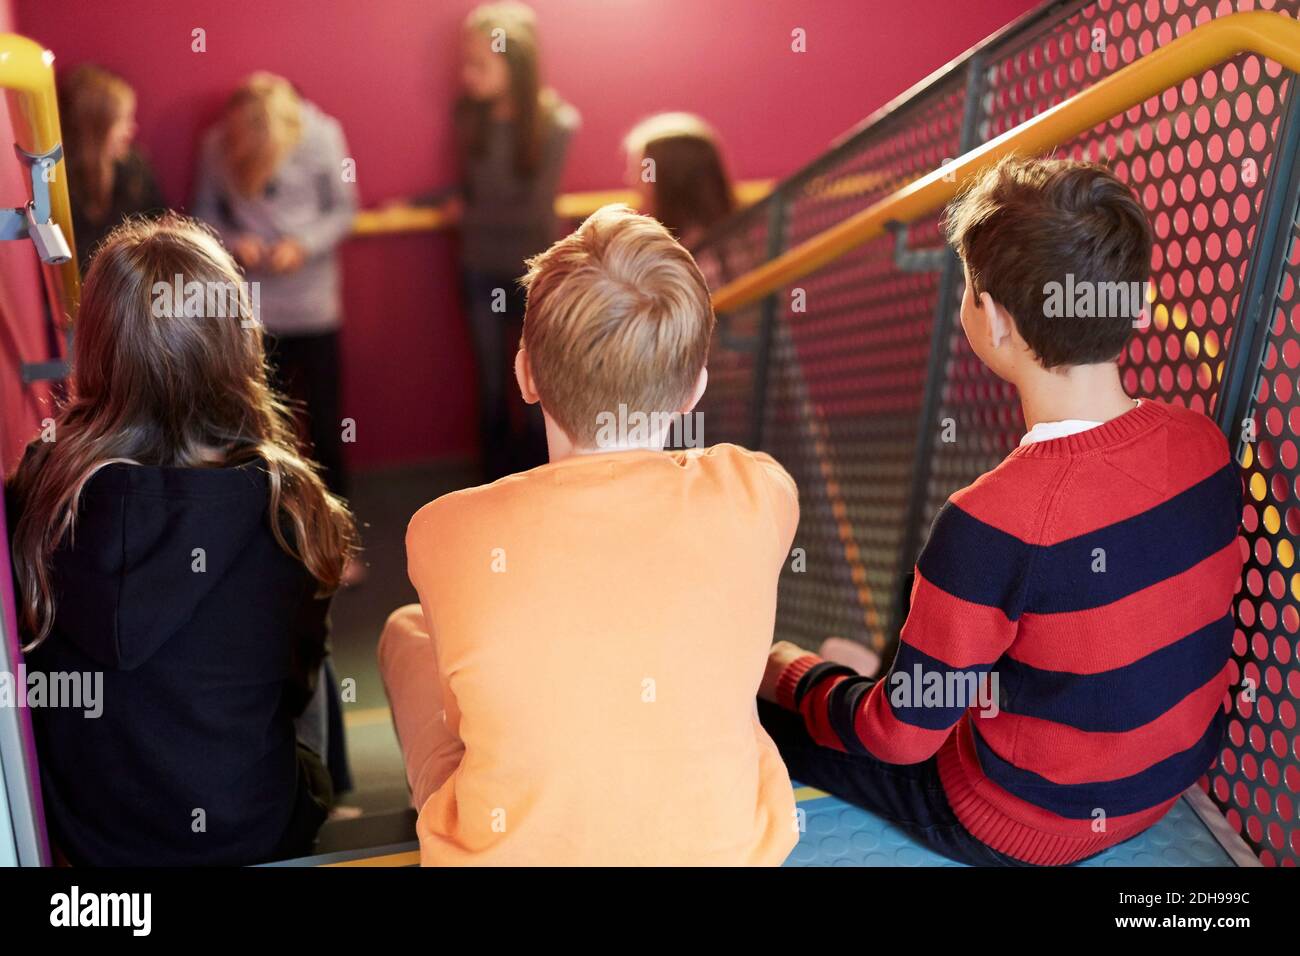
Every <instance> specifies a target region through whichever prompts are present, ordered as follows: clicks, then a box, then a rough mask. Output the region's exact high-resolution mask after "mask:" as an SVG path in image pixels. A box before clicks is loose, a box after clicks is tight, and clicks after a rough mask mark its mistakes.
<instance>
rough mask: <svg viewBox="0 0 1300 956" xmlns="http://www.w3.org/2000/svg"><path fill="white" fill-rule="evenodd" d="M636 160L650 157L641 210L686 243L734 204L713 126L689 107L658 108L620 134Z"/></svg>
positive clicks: (705, 229) (629, 152)
mask: <svg viewBox="0 0 1300 956" xmlns="http://www.w3.org/2000/svg"><path fill="white" fill-rule="evenodd" d="M623 146H624V149H626V150H627V153H628V155H629V156H630V157H631V158H632V159H633V160H634V161H635V162H637V163H640V162H642V161H644V160H647V159H649V160H653V162H654V175H655V178H654V189H653V192H652V195H653V197H654V198H653V202H654V209H650V210H645V211H646V212H649V213H651V214H652V215H653V216H654V217H655V218H656V219H658V220H659V221H660V222H662V223H663V224H664V225H665V226H667V227H668V228H669V230H671V231H672V233H673V235H675V236H676V237H677V238H678V239H679V240H681V241H682V242H683V243H685V244H687V245H691V244H692V243H694V242H695V241H697V240H698V239H699V238H700V236H701V235H702V234H703V233H704V232H706V231H707V230H708V229H709V227H710V226H712V225H713V224H714V223H716V222H718V221H719V220H722V219H725V218H726V217H727V216H729V215H731V214H732V213H733V212H734V211H735V209H736V199H735V195H734V193H733V191H732V185H731V177H730V176H729V175H728V174H727V167H726V164H725V163H724V162H723V159H722V148H721V146H720V145H719V141H718V134H717V133H716V132H715V131H714V129H713V127H712V126H710V125H709V124H708V123H706V122H705V121H704V120H703V119H701V118H700V117H698V116H696V115H694V114H693V113H660V114H658V115H656V116H651V117H649V118H648V119H645V120H642V121H641V122H640V123H638V124H637V125H636V126H635V127H633V128H632V131H631V132H630V133H628V134H627V137H626V138H625V139H624V140H623Z"/></svg>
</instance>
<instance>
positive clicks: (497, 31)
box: [445, 0, 579, 480]
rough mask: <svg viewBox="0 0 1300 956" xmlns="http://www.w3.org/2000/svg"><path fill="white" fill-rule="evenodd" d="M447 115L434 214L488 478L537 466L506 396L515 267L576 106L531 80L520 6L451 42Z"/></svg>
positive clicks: (546, 199)
mask: <svg viewBox="0 0 1300 956" xmlns="http://www.w3.org/2000/svg"><path fill="white" fill-rule="evenodd" d="M461 85H462V88H463V93H462V95H461V97H460V99H459V100H458V101H457V102H456V106H455V111H454V114H453V120H454V128H455V132H456V146H457V156H458V159H459V164H460V183H459V185H458V186H457V188H456V189H455V190H454V195H453V197H452V198H451V199H450V201H449V202H448V203H447V204H446V206H445V210H446V211H447V212H448V213H449V216H450V218H451V219H452V220H453V221H458V222H459V225H460V239H461V253H460V254H461V269H462V279H463V294H464V298H465V301H464V307H465V312H466V315H467V318H468V320H469V327H470V339H471V343H472V345H473V348H474V358H475V364H476V365H477V367H478V380H479V443H480V451H481V453H482V456H483V467H484V472H485V476H486V477H487V479H488V480H492V479H495V478H499V477H501V476H502V475H505V474H509V473H511V472H514V471H522V470H525V469H528V468H531V467H533V466H534V465H540V464H542V463H543V462H544V461H546V438H545V432H544V429H543V426H542V421H541V415H540V413H538V412H537V409H536V408H535V407H532V406H525V405H524V403H523V402H522V400H520V399H519V398H518V390H517V389H516V388H515V385H514V371H513V369H514V356H515V350H516V348H517V346H518V343H519V337H520V334H521V332H522V328H523V316H524V295H523V290H522V289H521V288H520V286H519V277H520V276H522V275H523V274H524V272H525V270H526V267H525V265H524V262H525V260H527V259H528V258H530V257H532V256H535V255H537V254H538V253H541V252H543V251H545V250H546V249H547V247H549V246H550V244H551V243H552V241H554V240H555V239H556V238H557V222H556V218H555V196H556V193H557V192H558V191H559V186H560V176H561V174H562V173H563V171H564V157H565V154H566V152H567V150H568V144H569V140H570V138H571V137H572V135H573V133H574V131H575V130H576V129H577V127H578V123H579V119H578V113H577V111H576V110H575V109H574V108H573V107H572V106H570V105H569V104H567V103H565V102H564V101H563V100H561V99H560V97H559V96H558V94H556V93H555V91H554V90H551V89H548V88H546V87H544V86H543V85H542V77H541V57H540V49H539V40H538V33H537V20H536V17H535V16H534V14H533V11H532V10H531V9H529V8H528V7H527V6H525V5H524V4H522V3H517V2H513V0H506V2H500V3H487V4H483V5H482V6H479V7H476V8H475V9H474V10H473V11H471V12H470V14H469V16H468V17H467V18H466V20H465V29H464V34H463V38H462V66H461Z"/></svg>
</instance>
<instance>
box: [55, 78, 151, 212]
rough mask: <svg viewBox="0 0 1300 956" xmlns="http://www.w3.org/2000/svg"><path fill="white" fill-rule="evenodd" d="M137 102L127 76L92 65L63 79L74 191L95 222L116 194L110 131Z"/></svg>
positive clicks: (64, 122) (61, 114) (62, 105)
mask: <svg viewBox="0 0 1300 956" xmlns="http://www.w3.org/2000/svg"><path fill="white" fill-rule="evenodd" d="M134 105H135V91H134V90H132V89H131V86H130V84H128V83H127V82H126V80H124V79H122V78H121V77H120V76H118V75H117V74H115V73H110V72H109V71H108V70H105V69H103V68H102V67H98V66H95V65H93V64H90V63H85V64H82V65H81V66H79V67H77V68H76V69H74V70H73V71H72V72H70V73H69V74H68V75H67V76H65V77H63V78H62V80H61V81H60V83H59V121H60V123H61V125H62V128H63V149H64V153H65V154H66V157H67V160H66V161H67V168H68V190H69V192H70V193H71V195H72V197H73V199H74V200H75V201H76V202H77V203H78V204H80V206H81V208H82V209H83V210H85V211H86V213H87V216H88V218H90V219H91V220H99V219H102V218H103V216H104V214H105V213H106V212H107V210H108V206H109V203H110V202H111V200H112V197H113V184H114V174H115V170H114V163H113V158H112V157H111V156H109V154H108V134H109V133H110V132H111V131H112V129H113V126H114V124H115V123H117V121H118V120H119V119H121V118H122V116H123V114H125V113H126V112H127V111H129V110H130V109H131V108H132V107H133V106H134Z"/></svg>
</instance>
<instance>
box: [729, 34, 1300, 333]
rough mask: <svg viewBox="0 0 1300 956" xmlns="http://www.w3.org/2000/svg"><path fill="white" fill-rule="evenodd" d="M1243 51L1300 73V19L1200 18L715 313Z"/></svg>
mask: <svg viewBox="0 0 1300 956" xmlns="http://www.w3.org/2000/svg"><path fill="white" fill-rule="evenodd" d="M1238 53H1257V54H1259V55H1261V56H1265V57H1268V58H1269V59H1272V60H1276V61H1277V62H1279V63H1281V64H1282V65H1283V66H1285V67H1287V68H1288V69H1290V70H1292V71H1294V72H1297V73H1300V21H1297V20H1294V19H1292V18H1291V17H1288V16H1286V15H1285V14H1280V13H1265V12H1260V11H1255V12H1251V13H1234V14H1231V15H1229V16H1226V17H1221V18H1219V19H1218V20H1213V21H1211V22H1209V23H1205V24H1202V25H1201V26H1199V27H1197V28H1196V29H1194V30H1192V31H1190V32H1189V33H1187V34H1186V35H1184V36H1181V37H1179V38H1178V39H1176V40H1174V41H1172V42H1170V43H1167V44H1165V45H1164V46H1162V47H1160V48H1159V49H1156V50H1153V51H1152V52H1151V53H1148V54H1147V55H1146V56H1144V57H1142V58H1141V59H1140V60H1137V61H1135V62H1133V63H1130V64H1129V65H1128V66H1126V67H1124V68H1123V69H1122V70H1117V71H1116V72H1114V73H1112V74H1111V75H1110V76H1108V77H1106V78H1105V79H1102V80H1100V81H1098V82H1097V83H1095V84H1094V85H1093V86H1090V87H1088V89H1086V90H1083V91H1081V92H1079V93H1076V94H1075V95H1074V96H1072V97H1070V98H1069V99H1068V100H1065V101H1064V102H1062V103H1059V104H1057V105H1056V106H1054V107H1052V108H1051V109H1049V110H1047V111H1045V112H1043V113H1040V114H1039V115H1037V116H1035V117H1033V118H1032V119H1030V120H1027V121H1025V122H1024V123H1021V124H1020V125H1019V126H1017V127H1016V128H1015V129H1011V130H1008V131H1007V132H1005V133H1003V134H1002V135H1001V136H999V137H997V138H996V139H993V140H990V141H989V142H987V143H985V144H984V145H983V146H980V147H978V148H976V149H973V150H971V151H970V152H969V153H966V154H965V155H964V156H962V157H961V158H959V159H957V160H955V161H954V162H952V163H949V164H948V165H946V166H942V167H940V168H939V169H936V170H934V171H933V172H931V173H928V174H927V175H925V176H922V177H921V178H919V179H917V180H915V181H914V182H912V183H910V184H908V185H907V186H904V187H903V188H901V189H899V190H898V191H897V192H894V193H892V194H890V195H889V196H886V197H885V198H884V199H881V200H880V201H879V202H877V203H875V204H874V205H871V206H868V207H867V208H866V209H864V210H862V211H861V212H859V213H856V214H855V215H853V216H850V217H849V218H848V219H845V220H843V221H842V222H839V223H837V224H836V225H834V226H831V227H830V228H829V229H827V230H825V231H824V232H821V233H818V234H817V235H816V236H813V237H812V238H811V239H808V240H805V241H804V242H802V243H800V244H799V245H797V246H795V247H794V248H792V249H790V250H789V251H787V252H785V253H784V254H782V255H780V256H777V257H776V258H775V259H772V260H770V261H768V262H766V263H764V264H763V265H761V266H759V267H758V268H756V269H754V270H752V271H751V272H747V273H745V275H743V276H740V277H739V278H737V279H735V280H733V281H731V282H729V283H727V284H726V285H724V286H723V287H722V288H720V289H718V290H717V291H716V292H715V293H714V295H713V307H714V309H716V310H717V311H718V312H729V311H732V310H734V309H737V308H740V307H741V306H745V305H748V304H750V303H751V302H754V301H756V300H758V299H761V298H763V297H764V296H765V295H768V294H769V293H771V292H775V291H776V290H777V289H780V288H782V287H784V286H787V285H789V284H790V283H791V282H795V281H797V280H799V279H802V278H803V277H804V276H806V275H809V274H811V273H813V272H816V271H817V270H818V269H820V268H821V267H822V266H824V265H826V264H827V263H829V262H832V261H834V260H835V259H837V258H839V257H840V256H842V255H843V254H844V253H846V252H848V251H849V250H850V249H854V248H856V247H857V246H860V245H862V244H863V243H864V242H868V241H870V240H872V239H875V238H876V237H878V236H880V235H883V234H884V232H885V226H886V224H887V223H889V222H903V223H907V222H913V221H915V220H916V219H918V218H920V217H921V216H924V215H926V214H927V213H931V212H934V211H935V210H936V209H939V208H941V207H942V206H944V205H946V204H947V203H948V202H949V201H951V200H952V198H953V197H954V196H956V195H957V192H958V190H959V189H961V188H962V186H963V185H964V184H965V183H966V182H968V181H969V180H970V179H971V178H972V177H974V176H976V175H977V174H979V173H980V172H982V171H984V170H985V169H988V168H989V167H990V166H992V165H994V164H995V163H997V161H998V160H1000V159H1002V158H1003V157H1004V156H1008V155H1010V154H1012V153H1018V154H1021V155H1027V156H1033V155H1037V154H1039V153H1041V152H1044V151H1045V150H1048V149H1051V148H1053V147H1056V146H1059V145H1061V144H1062V143H1066V142H1069V141H1070V140H1071V139H1073V138H1074V137H1076V136H1078V135H1080V134H1081V133H1085V132H1087V131H1088V130H1090V129H1092V128H1093V127H1095V126H1097V125H1099V124H1101V123H1104V122H1105V121H1106V120H1108V119H1110V118H1111V117H1113V116H1116V115H1118V114H1119V113H1122V112H1124V111H1125V110H1127V109H1129V108H1131V107H1133V106H1137V105H1139V104H1141V103H1143V102H1145V101H1146V100H1147V99H1149V98H1150V97H1152V96H1155V95H1157V94H1159V93H1162V92H1164V91H1165V90H1166V89H1169V88H1170V87H1171V86H1173V85H1175V84H1176V83H1179V82H1181V81H1182V80H1185V79H1187V78H1188V77H1191V76H1198V75H1200V74H1201V73H1203V72H1204V71H1205V70H1208V69H1209V68H1210V67H1212V66H1215V65H1216V64H1218V63H1221V62H1222V61H1224V60H1226V59H1228V58H1229V57H1232V56H1235V55H1236V54H1238Z"/></svg>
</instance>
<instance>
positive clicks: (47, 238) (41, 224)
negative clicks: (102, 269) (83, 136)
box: [0, 145, 72, 266]
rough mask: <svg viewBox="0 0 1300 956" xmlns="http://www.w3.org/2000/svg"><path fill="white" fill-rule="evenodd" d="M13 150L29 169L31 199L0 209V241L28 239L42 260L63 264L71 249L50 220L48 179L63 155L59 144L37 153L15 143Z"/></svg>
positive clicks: (70, 253) (52, 263)
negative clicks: (21, 204) (22, 204)
mask: <svg viewBox="0 0 1300 956" xmlns="http://www.w3.org/2000/svg"><path fill="white" fill-rule="evenodd" d="M14 152H15V153H17V154H18V158H19V159H20V160H21V161H22V162H24V163H26V164H27V167H28V169H30V170H31V180H32V199H31V202H29V203H27V205H25V206H19V207H18V208H16V209H2V210H0V240H7V239H30V240H31V241H32V244H33V245H34V246H36V253H37V255H39V256H40V257H41V261H42V262H45V263H48V264H50V265H52V266H58V265H63V263H65V262H67V261H68V260H69V259H71V258H72V250H71V249H69V248H68V241H67V240H66V239H65V238H64V237H63V230H62V229H60V228H59V224H58V223H56V222H51V221H50V180H51V178H53V172H54V167H55V165H56V164H57V163H58V161H59V160H60V159H62V158H63V146H62V145H58V146H55V147H54V148H53V149H51V150H50V151H49V152H47V153H41V154H40V155H39V156H36V155H33V154H31V153H29V152H27V151H26V150H25V149H22V148H20V147H18V146H15V147H14Z"/></svg>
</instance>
